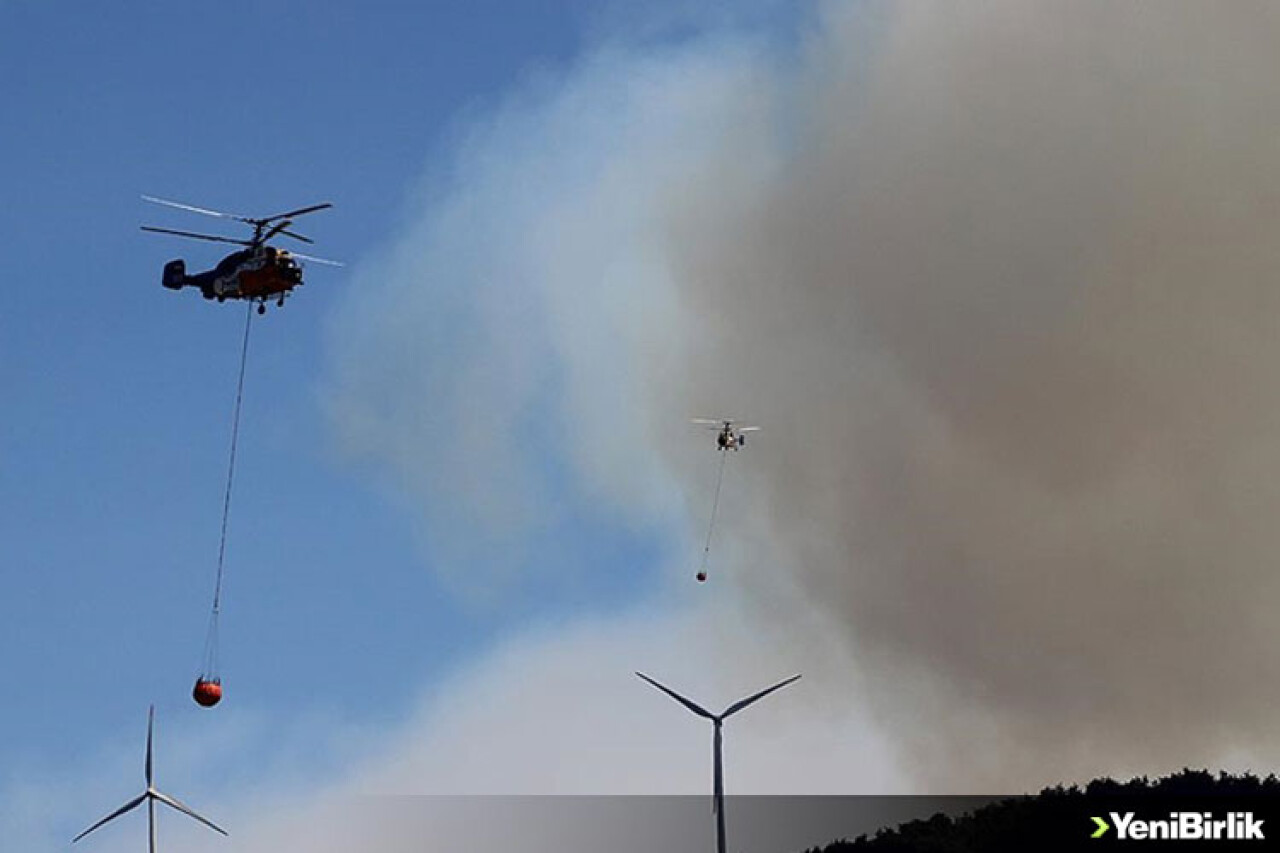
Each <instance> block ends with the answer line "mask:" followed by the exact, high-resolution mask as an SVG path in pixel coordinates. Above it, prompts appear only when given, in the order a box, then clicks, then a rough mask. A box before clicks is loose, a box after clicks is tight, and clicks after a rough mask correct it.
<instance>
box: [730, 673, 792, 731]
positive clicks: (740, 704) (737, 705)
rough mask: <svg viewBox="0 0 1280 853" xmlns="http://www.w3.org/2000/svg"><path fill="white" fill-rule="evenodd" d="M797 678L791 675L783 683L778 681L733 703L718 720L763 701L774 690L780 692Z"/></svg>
mask: <svg viewBox="0 0 1280 853" xmlns="http://www.w3.org/2000/svg"><path fill="white" fill-rule="evenodd" d="M799 677H800V676H799V675H793V676H791V677H790V678H788V679H787V680H785V681H779V682H778V683H777V684H775V685H773V686H772V687H769V688H767V689H765V690H761V691H760V692H759V693H756V694H754V695H752V696H748V697H747V698H746V699H739V700H738V701H737V702H734V703H733V704H732V705H730V706H729V707H728V708H725V710H724V713H723V714H721V715H720V719H722V720H723V719H727V718H728V717H730V716H732V715H733V714H736V713H738V712H739V711H741V710H742V709H743V708H745V707H747V706H748V705H750V704H751V703H752V702H757V701H759V700H761V699H763V698H764V697H766V696H768V695H769V694H770V693H772V692H773V691H775V690H781V689H782V688H784V687H786V686H787V685H788V684H790V683H791V682H793V681H795V680H796V679H797V678H799Z"/></svg>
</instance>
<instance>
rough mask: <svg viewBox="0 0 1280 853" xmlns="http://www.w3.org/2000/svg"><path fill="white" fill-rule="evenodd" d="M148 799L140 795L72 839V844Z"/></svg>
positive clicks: (144, 795)
mask: <svg viewBox="0 0 1280 853" xmlns="http://www.w3.org/2000/svg"><path fill="white" fill-rule="evenodd" d="M146 798H147V795H146V794H145V793H144V794H139V795H138V797H137V798H136V799H132V800H130V801H129V802H127V803H125V804H124V805H123V806H121V807H120V808H118V809H116V810H115V811H113V812H112V813H111V814H109V815H107V816H106V817H104V818H103V819H102V820H100V821H98V822H97V823H95V824H94V825H93V826H91V827H89V828H88V829H86V830H85V831H84V832H82V833H80V834H79V835H77V836H76V837H75V838H73V839H71V843H72V844H75V843H76V842H77V841H79V840H80V839H81V838H84V837H85V836H86V835H88V834H89V833H91V832H93V831H94V830H95V829H97V828H98V827H100V826H102V825H103V824H104V823H108V822H109V821H112V820H115V819H116V818H118V817H120V815H122V814H124V813H125V812H127V811H130V810H131V809H136V808H137V807H138V806H140V805H142V801H143V800H145V799H146Z"/></svg>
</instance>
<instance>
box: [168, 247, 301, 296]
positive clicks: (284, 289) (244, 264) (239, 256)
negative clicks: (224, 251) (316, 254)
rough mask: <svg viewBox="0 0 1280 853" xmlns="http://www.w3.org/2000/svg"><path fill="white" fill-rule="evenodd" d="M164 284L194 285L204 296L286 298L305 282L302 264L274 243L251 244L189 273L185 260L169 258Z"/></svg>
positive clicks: (180, 286) (176, 288)
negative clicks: (213, 264) (216, 262)
mask: <svg viewBox="0 0 1280 853" xmlns="http://www.w3.org/2000/svg"><path fill="white" fill-rule="evenodd" d="M163 283H164V286H165V287H167V288H169V289H171V290H180V289H181V288H183V287H195V288H198V289H199V290H200V293H201V294H202V295H203V296H204V298H205V299H217V300H218V301H219V302H221V301H223V300H226V299H252V300H258V301H264V300H267V299H270V298H272V297H275V298H277V299H281V300H282V299H283V298H284V296H285V295H286V294H287V293H288V292H289V291H291V290H293V288H295V287H297V286H298V285H300V284H302V267H301V266H299V265H298V262H297V261H296V260H295V259H294V258H293V256H291V255H290V254H289V253H288V252H287V251H285V250H283V249H277V248H276V247H275V246H251V247H249V248H247V249H243V250H241V251H239V252H232V253H231V254H230V255H227V256H226V257H225V258H223V259H222V260H221V261H220V262H219V263H218V265H217V266H215V267H214V268H213V269H211V270H207V271H205V272H199V273H195V274H194V275H187V273H186V264H185V263H184V262H183V261H181V260H176V261H170V262H169V263H167V264H165V268H164V281H163Z"/></svg>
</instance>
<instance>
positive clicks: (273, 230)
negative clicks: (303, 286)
mask: <svg viewBox="0 0 1280 853" xmlns="http://www.w3.org/2000/svg"><path fill="white" fill-rule="evenodd" d="M142 198H143V200H144V201H149V202H152V203H153V204H163V205H165V206H166V207H176V208H178V209H179V210H188V211H191V212H192V213H200V214H204V215H205V216H215V217H217V218H219V219H234V220H236V221H237V222H243V223H244V224H246V225H250V226H252V227H253V237H252V238H250V239H248V240H236V239H234V238H232V237H220V236H215V235H213V234H197V233H196V232H194V231H176V230H174V229H172V228H154V227H152V226H149V225H143V226H142V230H143V231H154V232H158V233H160V234H176V235H177V236H179V237H190V238H192V239H194V240H208V241H210V242H215V243H236V244H238V245H241V246H250V247H256V246H261V245H264V244H265V243H266V242H267V241H268V240H270V239H271V238H273V237H275V236H276V235H277V234H279V235H283V236H285V237H292V238H293V239H294V240H298V241H300V242H302V243H313V242H315V241H313V240H312V239H311V238H310V237H305V236H303V235H302V234H298V233H296V232H294V231H290V230H289V226H291V225H293V220H294V218H295V217H298V216H303V215H305V214H308V213H315V212H316V211H317V210H325V209H327V208H330V207H333V205H332V204H331V203H329V202H327V201H326V202H322V203H320V204H312V205H308V206H307V207H300V208H298V209H297V210H290V211H288V212H287V213H277V214H275V215H274V216H262V217H254V216H241V215H240V214H238V213H225V212H223V211H221V210H211V209H209V208H207V207H196V206H195V205H194V204H184V203H182V202H179V201H169V200H168V199H163V198H156V197H155V196H149V195H144V196H143V197H142ZM273 223H274V224H273ZM309 260H320V259H319V258H310V259H309Z"/></svg>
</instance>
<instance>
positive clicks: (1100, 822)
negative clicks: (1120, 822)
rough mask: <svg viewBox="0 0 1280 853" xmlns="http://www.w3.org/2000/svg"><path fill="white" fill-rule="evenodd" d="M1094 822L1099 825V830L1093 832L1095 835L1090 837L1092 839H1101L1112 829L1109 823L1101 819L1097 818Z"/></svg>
mask: <svg viewBox="0 0 1280 853" xmlns="http://www.w3.org/2000/svg"><path fill="white" fill-rule="evenodd" d="M1093 822H1094V823H1096V824H1097V825H1098V828H1097V829H1095V830H1094V831H1093V835H1090V836H1089V837H1090V838H1101V837H1102V836H1103V835H1105V834H1106V832H1107V830H1108V829H1110V828H1111V827H1110V826H1109V825H1108V824H1107V822H1106V821H1105V820H1103V819H1102V818H1100V817H1095V818H1094V819H1093Z"/></svg>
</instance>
